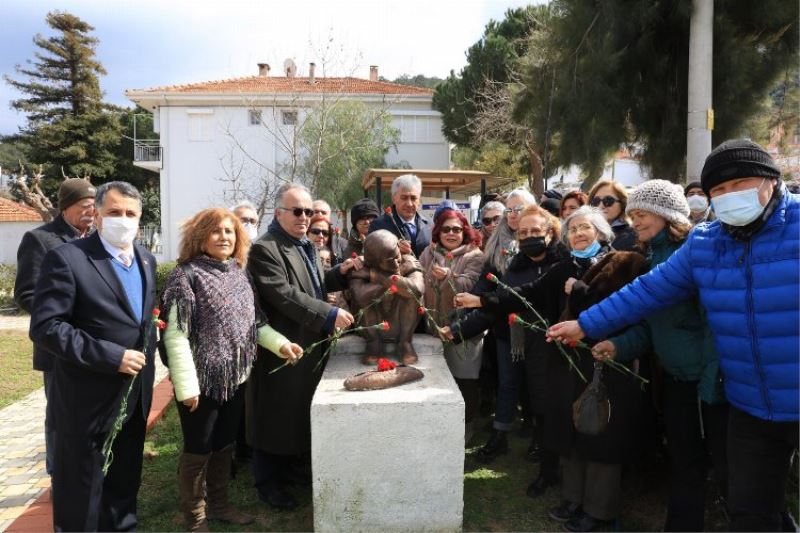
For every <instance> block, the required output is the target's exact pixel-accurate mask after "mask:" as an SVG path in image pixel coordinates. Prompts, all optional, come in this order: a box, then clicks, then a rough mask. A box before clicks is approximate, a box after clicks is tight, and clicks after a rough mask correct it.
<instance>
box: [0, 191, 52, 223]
mask: <svg viewBox="0 0 800 533" xmlns="http://www.w3.org/2000/svg"><path fill="white" fill-rule="evenodd" d="M0 222H44V219H42V215H40V214H39V213H38V212H37V211H36V210H35V209H33V208H32V207H28V206H27V205H22V204H20V203H17V202H14V201H12V200H8V199H6V198H2V197H0Z"/></svg>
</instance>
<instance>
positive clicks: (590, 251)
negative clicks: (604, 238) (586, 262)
mask: <svg viewBox="0 0 800 533" xmlns="http://www.w3.org/2000/svg"><path fill="white" fill-rule="evenodd" d="M599 251H600V243H599V242H597V240H595V241H594V242H592V244H590V245H589V246H587V247H586V248H584V249H583V250H572V251H571V252H570V253H571V254H572V256H573V257H577V258H579V259H588V258H589V257H594V256H596V255H597V252H599Z"/></svg>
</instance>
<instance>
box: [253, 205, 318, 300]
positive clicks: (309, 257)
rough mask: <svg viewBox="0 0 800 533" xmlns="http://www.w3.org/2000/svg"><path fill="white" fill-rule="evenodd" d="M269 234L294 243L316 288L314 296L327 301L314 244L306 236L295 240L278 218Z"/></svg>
mask: <svg viewBox="0 0 800 533" xmlns="http://www.w3.org/2000/svg"><path fill="white" fill-rule="evenodd" d="M267 233H269V234H270V235H276V236H281V237H283V238H284V239H286V240H288V241H289V242H290V243H292V244H293V245H294V246H295V248H297V251H298V252H300V257H302V258H303V263H304V264H305V265H306V270H307V271H308V277H309V278H311V284H312V285H313V286H314V296H316V298H317V300H323V299H325V293H324V292H323V290H322V286H323V281H322V277H321V276H320V273H319V269H318V268H317V249H316V247H315V246H314V243H312V242H311V241H309V240H308V239H307V238H306V236H305V235H303V238H302V239H295V238H294V237H292V236H291V235H289V234H288V233H286V230H284V229H283V228H282V227H281V225H280V224H279V223H278V219H277V218H273V219H272V222H270V223H269V228H267Z"/></svg>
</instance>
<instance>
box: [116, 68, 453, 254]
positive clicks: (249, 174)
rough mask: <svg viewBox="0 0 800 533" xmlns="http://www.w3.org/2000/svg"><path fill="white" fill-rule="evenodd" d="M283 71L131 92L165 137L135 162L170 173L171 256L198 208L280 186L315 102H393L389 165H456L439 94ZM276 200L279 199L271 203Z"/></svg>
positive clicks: (373, 72) (165, 233)
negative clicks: (435, 103)
mask: <svg viewBox="0 0 800 533" xmlns="http://www.w3.org/2000/svg"><path fill="white" fill-rule="evenodd" d="M287 64H288V65H289V67H290V68H288V69H287V71H286V72H285V73H284V74H282V75H280V76H274V75H272V76H271V75H270V73H269V70H270V69H269V65H266V64H264V63H260V64H259V65H258V67H259V70H258V75H257V76H251V77H245V78H236V79H228V80H221V81H209V82H202V83H192V84H187V85H175V86H168V87H157V88H153V89H143V90H128V91H126V92H125V94H126V96H127V97H128V98H129V99H130V100H132V101H133V102H135V103H136V104H138V105H140V106H141V107H143V108H145V109H147V110H148V111H149V112H151V113H152V114H153V122H154V129H155V131H156V132H157V133H159V135H160V140H159V141H155V142H153V141H150V142H145V141H139V140H137V141H136V142H135V154H134V162H135V164H137V165H138V166H141V167H143V168H147V169H150V170H153V171H155V172H159V173H160V178H161V179H160V183H161V225H162V244H163V256H164V257H163V258H164V259H173V258H175V257H176V256H177V248H178V240H179V225H180V223H181V221H183V220H185V219H186V218H188V217H189V216H191V215H193V214H194V213H196V212H197V211H198V210H200V209H202V208H205V207H209V206H218V205H227V204H230V203H231V201H232V200H231V199H232V198H233V197H235V196H237V194H236V192H237V188H240V187H249V188H253V187H264V184H265V183H269V184H270V185H271V186H272V187H274V185H275V180H274V175H273V173H274V172H275V171H276V170H279V168H280V167H281V166H283V165H286V164H287V161H288V160H289V159H290V157H291V149H290V147H288V146H287V144H291V142H292V140H293V131H294V128H295V127H296V125H297V124H298V121H300V120H302V119H303V117H304V116H306V115H304V113H306V112H307V110H309V109H314V108H317V109H319V108H320V106H324V105H326V103H328V104H330V103H331V102H336V101H343V100H351V101H359V102H363V103H365V104H367V105H368V106H374V107H375V108H378V107H380V108H382V109H386V110H387V111H388V113H389V114H390V116H391V118H392V123H393V125H394V126H395V127H396V128H398V129H399V130H400V143H399V145H398V147H397V150H396V151H395V150H390V153H389V154H387V158H386V159H387V161H386V162H387V164H388V165H390V166H391V165H397V164H403V163H405V164H408V165H410V167H412V168H425V169H432V170H437V169H438V170H446V169H447V168H448V167H449V162H450V161H449V145H448V143H447V141H446V140H445V139H444V137H443V135H442V132H441V130H442V123H441V116H440V114H439V113H438V112H437V111H434V110H433V108H432V100H433V91H431V90H429V89H423V88H419V87H410V86H406V85H400V84H395V83H388V82H382V81H378V68H377V67H370V77H369V79H360V78H352V77H347V78H317V77H315V75H314V65H313V63H312V64H310V65H309V72H308V74H309V75H308V76H307V77H298V76H296V75H295V72H294V71H295V70H296V69H293V68H291V67H292V66H293V65H292V64H291V63H290V62H288V61H287ZM270 207H271V205H270Z"/></svg>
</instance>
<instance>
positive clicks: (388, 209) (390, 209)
mask: <svg viewBox="0 0 800 533" xmlns="http://www.w3.org/2000/svg"><path fill="white" fill-rule="evenodd" d="M383 212H384V213H386V214H387V215H391V214H392V208H391V207H387V208H386V209H384V210H383Z"/></svg>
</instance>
